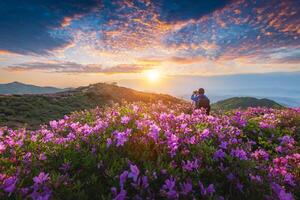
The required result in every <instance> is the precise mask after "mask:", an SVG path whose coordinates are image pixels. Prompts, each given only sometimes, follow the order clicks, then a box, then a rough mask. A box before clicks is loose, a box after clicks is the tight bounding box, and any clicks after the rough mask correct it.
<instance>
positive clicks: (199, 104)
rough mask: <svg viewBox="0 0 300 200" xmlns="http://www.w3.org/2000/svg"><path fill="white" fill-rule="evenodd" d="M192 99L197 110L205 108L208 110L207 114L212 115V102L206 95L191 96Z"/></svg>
mask: <svg viewBox="0 0 300 200" xmlns="http://www.w3.org/2000/svg"><path fill="white" fill-rule="evenodd" d="M191 99H192V100H193V101H194V102H195V107H196V109H200V108H205V109H206V114H207V115H209V113H210V100H209V99H208V97H207V96H206V95H204V94H202V95H197V94H193V95H192V96H191Z"/></svg>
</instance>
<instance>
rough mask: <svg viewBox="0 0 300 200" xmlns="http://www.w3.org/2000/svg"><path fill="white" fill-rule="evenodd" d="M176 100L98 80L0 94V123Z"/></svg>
mask: <svg viewBox="0 0 300 200" xmlns="http://www.w3.org/2000/svg"><path fill="white" fill-rule="evenodd" d="M124 100H125V101H127V102H135V101H143V102H155V101H157V100H161V101H163V102H174V103H175V102H179V101H182V100H180V99H177V98H175V97H172V96H169V95H164V94H154V93H145V92H139V91H136V90H133V89H129V88H125V87H118V86H116V85H112V84H106V83H98V84H93V85H90V86H87V87H80V88H77V89H73V90H69V91H64V92H59V93H55V94H25V95H0V126H9V127H19V126H23V125H24V124H28V125H30V127H34V128H36V127H37V126H38V125H40V124H42V123H45V122H48V121H49V120H52V119H59V118H61V117H63V116H64V115H66V114H69V113H71V112H73V111H80V110H84V109H89V108H94V107H96V106H105V105H110V104H112V103H115V102H122V101H124Z"/></svg>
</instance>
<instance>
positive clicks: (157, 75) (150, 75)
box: [145, 70, 160, 82]
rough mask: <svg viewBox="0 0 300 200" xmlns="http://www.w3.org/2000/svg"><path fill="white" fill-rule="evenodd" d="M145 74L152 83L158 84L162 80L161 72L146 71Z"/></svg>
mask: <svg viewBox="0 0 300 200" xmlns="http://www.w3.org/2000/svg"><path fill="white" fill-rule="evenodd" d="M145 74H146V76H147V78H148V80H149V81H151V82H157V81H158V80H159V79H160V72H159V71H157V70H149V71H146V72H145Z"/></svg>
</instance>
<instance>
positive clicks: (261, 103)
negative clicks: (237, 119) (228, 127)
mask: <svg viewBox="0 0 300 200" xmlns="http://www.w3.org/2000/svg"><path fill="white" fill-rule="evenodd" d="M248 107H267V108H284V106H282V105H280V104H279V103H277V102H275V101H273V100H270V99H265V98H264V99H257V98H254V97H233V98H229V99H225V100H222V101H218V102H216V103H214V104H212V109H214V110H232V109H237V108H241V109H245V108H248Z"/></svg>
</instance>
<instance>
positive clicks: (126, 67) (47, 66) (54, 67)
mask: <svg viewBox="0 0 300 200" xmlns="http://www.w3.org/2000/svg"><path fill="white" fill-rule="evenodd" d="M147 69H151V66H149V65H144V66H140V65H139V66H137V65H134V64H122V65H116V66H111V67H104V66H102V65H96V64H90V65H83V64H78V63H74V62H58V61H52V62H48V63H40V62H36V63H24V64H20V65H14V66H10V67H8V68H7V70H9V71H45V72H56V73H102V74H119V73H141V72H143V71H144V70H147Z"/></svg>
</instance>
